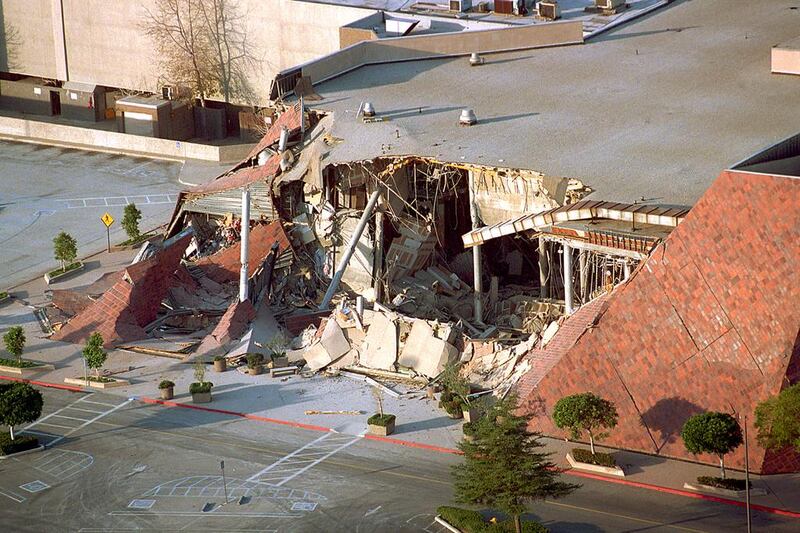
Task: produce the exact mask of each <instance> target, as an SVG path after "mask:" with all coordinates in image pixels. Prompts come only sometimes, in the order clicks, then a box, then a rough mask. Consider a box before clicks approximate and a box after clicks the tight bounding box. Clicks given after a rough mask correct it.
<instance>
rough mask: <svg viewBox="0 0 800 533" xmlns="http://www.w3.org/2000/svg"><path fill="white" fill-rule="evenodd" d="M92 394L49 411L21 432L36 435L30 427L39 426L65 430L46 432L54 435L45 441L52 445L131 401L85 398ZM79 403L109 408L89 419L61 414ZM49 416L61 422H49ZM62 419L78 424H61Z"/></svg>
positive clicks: (90, 395)
mask: <svg viewBox="0 0 800 533" xmlns="http://www.w3.org/2000/svg"><path fill="white" fill-rule="evenodd" d="M92 396H93V394H89V395H88V396H84V397H82V398H80V399H78V400H76V401H74V402H72V403H71V404H69V405H67V406H65V407H62V408H61V409H59V410H57V411H55V412H53V413H50V414H49V415H47V416H45V417H44V418H41V419H39V420H37V421H35V422H33V423H31V424H29V425H28V426H26V427H25V428H24V429H23V430H22V431H21V433H22V432H26V431H29V432H31V433H34V434H37V435H41V434H42V433H41V432H36V431H33V430H31V428H33V427H39V426H46V427H55V428H59V429H65V430H67V431H66V432H62V433H63V435H58V436H56V435H52V434H46V435H47V436H48V437H55V438H54V439H53V440H52V441H50V442H48V443H47V446H53V445H55V444H57V443H59V442H61V441H62V440H64V439H65V438H67V437H69V436H70V435H72V434H73V433H75V432H76V431H79V430H81V429H83V428H85V427H86V426H88V425H89V424H91V423H92V422H95V421H97V420H100V419H101V418H103V417H104V416H107V415H109V414H111V413H113V412H114V411H116V410H117V409H119V408H121V407H123V406H125V405H128V404H129V403H130V402H131V401H133V400H131V399H127V400H125V401H124V402H122V403H121V404H119V405H114V404H111V403H104V402H97V401H93V400H88V399H87V398H91V397H92ZM79 403H90V404H97V405H104V406H106V407H109V409H107V410H105V411H100V412H96V413H97V414H96V415H95V416H94V417H93V418H89V419H86V418H78V417H74V416H68V415H64V414H62V413H64V412H65V411H67V412H68V411H69V410H71V409H73V408H75V404H79ZM51 418H56V419H57V421H58V422H61V424H55V423H53V422H51V421H50V419H51ZM63 420H74V421H75V422H79V424H76V425H72V426H65V425H62V424H64V423H66V422H62V421H63Z"/></svg>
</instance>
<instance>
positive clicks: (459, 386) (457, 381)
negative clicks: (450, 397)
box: [440, 363, 470, 403]
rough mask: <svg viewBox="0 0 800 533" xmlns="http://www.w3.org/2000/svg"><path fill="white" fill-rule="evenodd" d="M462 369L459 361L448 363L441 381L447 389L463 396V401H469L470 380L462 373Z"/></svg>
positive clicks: (460, 396)
mask: <svg viewBox="0 0 800 533" xmlns="http://www.w3.org/2000/svg"><path fill="white" fill-rule="evenodd" d="M460 369H461V365H459V364H458V363H447V364H446V365H445V367H444V370H442V377H441V378H440V382H441V384H442V387H444V388H445V390H448V391H450V392H451V393H452V394H454V395H456V396H458V397H459V398H461V401H462V402H463V403H467V396H468V395H469V391H470V387H469V382H468V381H467V380H466V378H464V377H463V376H462V375H461V373H460V372H459V370H460Z"/></svg>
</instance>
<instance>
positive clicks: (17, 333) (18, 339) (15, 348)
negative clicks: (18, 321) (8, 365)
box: [3, 326, 25, 361]
mask: <svg viewBox="0 0 800 533" xmlns="http://www.w3.org/2000/svg"><path fill="white" fill-rule="evenodd" d="M3 343H5V345H6V351H8V353H10V354H11V355H13V356H15V357H16V358H17V361H20V360H21V359H22V351H23V350H24V349H25V330H24V329H22V326H14V327H13V328H11V329H9V330H8V331H6V334H5V335H3Z"/></svg>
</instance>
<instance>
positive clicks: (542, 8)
mask: <svg viewBox="0 0 800 533" xmlns="http://www.w3.org/2000/svg"><path fill="white" fill-rule="evenodd" d="M536 9H537V10H538V11H539V16H540V17H541V18H543V19H547V20H556V19H560V18H561V8H560V7H559V6H558V2H556V1H555V0H550V1H546V0H543V1H542V2H539V3H538V4H536Z"/></svg>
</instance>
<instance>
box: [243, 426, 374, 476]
mask: <svg viewBox="0 0 800 533" xmlns="http://www.w3.org/2000/svg"><path fill="white" fill-rule="evenodd" d="M362 438H363V437H362V436H361V435H358V436H356V437H353V436H352V435H341V434H337V433H326V434H324V435H323V436H321V437H320V438H318V439H315V440H313V441H311V442H309V443H308V444H306V445H304V446H302V447H300V448H298V449H297V450H295V451H293V452H292V453H290V454H289V455H287V456H285V457H282V458H280V459H278V460H277V461H275V462H274V463H272V464H271V465H269V466H267V467H266V468H264V469H262V470H261V471H260V472H257V473H256V474H253V475H252V476H250V477H249V478H247V481H259V482H261V483H267V484H270V485H274V486H276V487H280V486H281V485H283V484H285V483H287V482H289V481H291V480H293V479H294V478H296V477H297V476H299V475H300V474H302V473H304V472H306V471H307V470H309V469H311V468H313V467H314V466H316V465H318V464H319V463H321V462H322V461H324V460H325V459H327V458H328V457H330V456H332V455H333V454H335V453H337V452H339V451H341V450H343V449H345V448H347V447H348V446H352V445H353V444H355V443H356V442H358V441H359V440H361V439H362Z"/></svg>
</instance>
